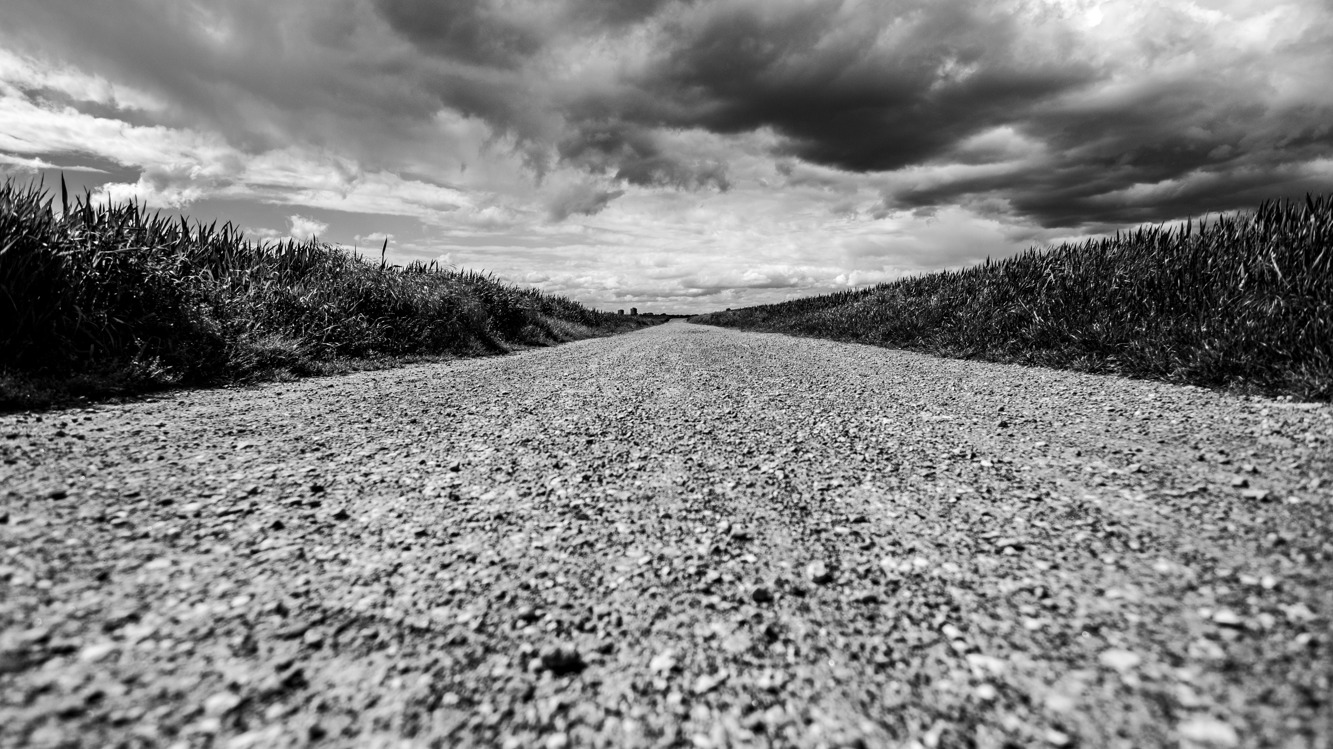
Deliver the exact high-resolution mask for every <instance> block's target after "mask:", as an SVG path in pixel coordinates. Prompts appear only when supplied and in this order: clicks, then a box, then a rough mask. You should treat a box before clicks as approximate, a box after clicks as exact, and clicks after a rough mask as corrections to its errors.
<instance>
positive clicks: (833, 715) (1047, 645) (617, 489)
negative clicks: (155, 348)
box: [0, 323, 1333, 748]
mask: <svg viewBox="0 0 1333 749" xmlns="http://www.w3.org/2000/svg"><path fill="white" fill-rule="evenodd" d="M0 438H3V439H0V451H2V453H3V457H4V464H3V465H0V540H2V541H3V554H2V555H0V743H3V745H5V746H21V745H33V746H63V745H70V746H75V745H81V746H104V745H105V746H111V745H127V746H159V745H161V746H170V745H179V746H219V747H272V746H298V745H306V744H308V743H310V742H312V741H315V742H317V743H323V744H329V745H356V746H404V745H405V746H417V745H420V746H466V745H482V746H492V745H495V746H513V747H529V746H537V747H549V748H555V747H564V746H614V747H619V746H644V747H646V746H696V747H722V746H830V747H831V746H857V745H863V746H904V747H918V746H924V747H954V746H969V747H970V746H976V747H1002V746H1042V745H1046V746H1089V747H1101V746H1112V747H1152V746H1186V747H1193V746H1197V747H1233V746H1234V747H1241V746H1244V747H1250V746H1275V747H1292V748H1294V747H1324V748H1327V747H1329V746H1330V742H1331V741H1333V738H1331V736H1333V703H1331V702H1330V699H1331V697H1330V695H1331V694H1333V688H1331V686H1330V678H1331V677H1333V650H1331V649H1330V646H1331V645H1333V642H1331V638H1330V615H1333V534H1330V527H1331V526H1333V512H1331V511H1333V409H1330V407H1329V406H1327V405H1322V406H1311V405H1305V404H1297V403H1288V402H1279V401H1270V400H1260V399H1245V398H1237V397H1233V396H1226V395H1220V394H1216V393H1212V392H1208V391H1203V390H1198V389H1195V388H1182V387H1175V386H1169V385H1163V384H1160V383H1151V382H1137V381H1129V380H1121V379H1112V378H1105V377H1095V376H1087V375H1080V374H1073V373H1067V372H1055V371H1049V370H1041V369H1025V368H1021V367H1016V366H1002V365H992V364H982V363H975V362H964V361H951V360H941V359H935V358H931V357H927V356H922V355H918V354H912V353H904V352H899V351H891V350H884V349H878V348H871V347H866V346H857V345H846V344H839V343H831V342H827V341H816V340H809V339H797V338H788V337H783V336H777V335H764V334H753V333H742V332H735V331H729V330H722V329H718V328H707V327H702V326H694V325H687V324H684V323H672V324H669V325H666V326H663V327H658V328H651V329H648V330H644V331H641V332H637V333H632V334H628V335H622V336H618V337H614V338H608V339H599V340H589V341H583V342H579V343H573V344H568V345H564V346H560V347H557V348H552V349H544V350H537V351H530V352H526V353H521V354H517V355H512V356H506V357H501V358H491V359H479V360H469V361H457V362H450V363H444V364H432V365H422V366H414V367H409V368H405V369H399V370H392V371H378V372H365V373H359V374H353V375H349V376H344V377H337V378H327V379H311V380H304V381H300V382H297V383H281V384H273V385H266V386H263V387H257V388H251V389H243V390H215V391H205V392H184V393H179V394H173V395H170V396H168V397H163V398H160V399H157V400H152V401H147V402H140V403H132V404H124V405H105V406H97V407H95V408H89V409H82V410H71V411H63V412H54V413H47V414H43V415H40V416H38V415H30V414H29V415H25V414H16V415H7V416H0Z"/></svg>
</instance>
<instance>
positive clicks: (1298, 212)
mask: <svg viewBox="0 0 1333 749" xmlns="http://www.w3.org/2000/svg"><path fill="white" fill-rule="evenodd" d="M693 319H694V321H695V322H701V323H706V324H710V325H723V326H729V327H735V328H746V329H753V330H766V331H776V332H784V333H795V334H800V335H810V336H818V337H824V338H834V339H838V340H844V341H857V342H862V343H870V344H876V345H881V346H890V347H895V348H904V349H911V350H916V351H925V352H930V353H936V354H941V355H945V356H954V357H966V358H979V359H986V360H991V361H1004V362H1021V363H1029V364H1038V365H1044V366H1051V367H1061V368H1073V369H1081V370H1087V371H1096V372H1115V373H1120V374H1125V375H1130V376H1136V377H1149V378H1159V379H1163V380H1168V381H1172V382H1179V383H1190V384H1196V385H1203V386H1211V387H1227V388H1233V389H1241V390H1252V391H1261V392H1268V393H1272V394H1290V395H1293V396H1298V397H1301V398H1309V399H1319V400H1327V399H1330V398H1333V196H1324V197H1307V198H1306V200H1305V201H1303V202H1291V201H1282V202H1279V201H1268V202H1265V203H1264V204H1263V205H1261V206H1259V209H1258V210H1257V211H1255V212H1254V213H1247V214H1241V215H1234V216H1223V217H1220V218H1217V219H1216V220H1214V221H1211V222H1206V223H1199V224H1195V223H1193V222H1192V221H1187V222H1186V223H1185V224H1184V226H1181V227H1177V228H1174V229H1173V228H1167V227H1164V226H1159V227H1151V228H1142V229H1138V230H1136V231H1133V232H1130V233H1127V234H1119V233H1118V234H1116V235H1115V236H1114V237H1111V238H1106V239H1101V240H1096V241H1089V242H1086V243H1084V244H1062V245H1060V246H1058V247H1054V248H1048V249H1036V248H1034V249H1029V250H1028V251H1026V252H1024V253H1022V254H1020V255H1018V256H1016V257H1013V258H1010V259H1007V260H1004V261H1001V262H990V261H987V262H986V264H984V265H979V266H975V267H971V268H966V269H964V270H959V271H946V272H940V273H933V274H930V275H925V276H920V277H916V278H911V279H904V280H901V281H896V282H892V283H887V284H881V285H878V286H874V287H871V288H866V289H861V290H856V291H845V292H839V293H835V294H828V295H824V296H816V297H809V298H805V299H797V300H794V301H790V302H785V303H782V304H771V305H764V306H758V307H749V308H745V309H738V310H734V311H727V312H714V313H710V314H707V315H701V316H698V317H695V318H693Z"/></svg>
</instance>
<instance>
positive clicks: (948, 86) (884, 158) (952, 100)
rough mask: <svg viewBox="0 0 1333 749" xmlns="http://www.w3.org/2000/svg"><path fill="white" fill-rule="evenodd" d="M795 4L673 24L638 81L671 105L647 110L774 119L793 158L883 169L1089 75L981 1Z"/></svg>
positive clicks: (704, 121)
mask: <svg viewBox="0 0 1333 749" xmlns="http://www.w3.org/2000/svg"><path fill="white" fill-rule="evenodd" d="M787 7H788V8H789V10H787V11H786V12H783V11H774V10H773V8H772V6H768V5H764V4H760V3H751V4H735V5H733V6H732V7H731V8H730V9H729V10H727V11H725V12H717V13H714V14H712V15H710V16H708V17H707V18H706V19H704V20H701V21H696V22H693V23H689V22H682V23H680V24H678V25H677V26H676V27H675V28H673V29H671V32H670V34H669V38H670V45H671V46H670V47H669V48H668V49H667V50H666V52H665V53H664V54H663V55H662V58H661V59H660V61H659V62H658V64H657V65H656V66H654V68H653V69H652V70H651V71H649V72H648V73H647V74H645V75H643V76H642V78H641V79H640V80H639V81H638V84H639V85H640V86H642V87H643V88H644V89H645V90H647V91H648V92H649V93H650V94H651V96H650V97H648V98H647V99H646V101H651V102H659V103H660V105H659V106H656V107H652V108H649V109H648V110H647V111H645V112H643V113H641V115H640V116H641V117H643V119H645V120H648V121H659V122H665V123H669V124H672V125H676V126H689V127H704V128H707V129H709V130H712V131H715V132H723V133H736V132H747V131H751V130H755V129H757V128H761V127H769V128H772V129H774V130H776V131H777V132H778V133H780V134H782V135H784V136H786V137H787V142H786V144H785V145H784V146H783V150H784V151H785V152H786V153H788V154H790V155H793V156H797V157H799V158H802V159H805V160H808V161H812V162H815V163H819V164H824V165H828V166H834V167H838V168H841V169H846V170H850V171H857V172H867V171H881V170H890V169H897V168H900V167H903V166H907V165H910V164H915V163H920V162H922V161H926V160H929V159H931V158H933V157H936V156H938V155H940V154H942V153H945V152H946V151H947V150H948V149H949V147H950V146H952V145H953V144H954V143H956V142H958V141H959V140H961V139H963V138H966V137H967V136H969V135H972V134H973V133H976V132H978V131H979V130H981V129H984V128H986V127H988V126H992V125H995V124H999V123H1002V122H1005V121H1007V120H1008V119H1010V118H1012V117H1014V116H1015V115H1016V114H1019V113H1021V112H1022V111H1023V110H1026V109H1030V108H1032V107H1033V106H1035V105H1037V104H1038V103H1040V102H1041V101H1042V100H1044V99H1046V98H1049V97H1051V96H1054V95H1056V94H1058V93H1060V92H1062V91H1066V90H1069V89H1071V88H1073V87H1076V86H1078V85H1080V84H1083V83H1086V82H1087V81H1088V80H1089V79H1090V78H1091V77H1092V72H1091V71H1089V70H1088V69H1086V68H1085V67H1084V66H1080V65H1077V64H1073V65H1070V64H1064V65H1058V66H1057V65H1052V66H1049V67H1042V66H1032V65H1029V64H1027V63H1025V62H1024V61H1023V60H1022V58H1021V57H1020V56H1019V55H1018V54H1017V53H1018V51H1019V50H1018V49H1016V47H1017V45H1016V43H1015V28H1014V27H1015V23H1016V21H1015V19H1013V18H1010V17H1005V16H1003V15H997V14H993V13H985V12H983V11H981V10H978V9H977V8H976V7H974V4H973V3H965V2H958V1H956V0H953V1H950V0H944V1H943V2H930V3H902V2H899V3H892V2H887V3H880V4H876V5H873V6H870V5H866V6H860V7H861V9H860V10H859V11H857V12H854V13H852V14H850V15H848V14H846V13H844V9H845V8H846V7H847V4H846V3H842V2H816V3H810V4H806V5H804V6H787ZM849 23H852V24H855V25H854V26H851V27H850V28H849V27H848V26H847V24H849ZM895 27H898V28H899V31H898V32H897V33H894V29H895ZM886 33H887V34H889V35H890V42H889V43H888V44H887V45H885V44H882V43H881V42H882V37H883V35H884V34H886ZM973 69H975V72H970V71H972V70H973ZM965 71H967V74H966V75H965V76H964V75H963V73H964V72H965ZM632 114H633V113H632Z"/></svg>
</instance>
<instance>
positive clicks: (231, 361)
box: [0, 179, 647, 387]
mask: <svg viewBox="0 0 1333 749" xmlns="http://www.w3.org/2000/svg"><path fill="white" fill-rule="evenodd" d="M645 324H647V323H646V322H645V321H642V320H636V319H633V318H629V317H626V316H619V315H614V314H609V313H602V312H597V311H594V310H591V309H589V308H587V307H584V306H583V305H581V304H578V303H577V302H574V301H572V300H570V299H565V298H562V297H557V296H549V295H545V294H542V293H540V292H538V291H536V290H532V289H521V288H517V287H514V286H510V285H507V284H504V283H500V282H499V281H496V280H495V279H494V278H492V277H490V276H488V275H484V274H480V273H476V272H471V271H461V272H460V271H454V270H452V269H447V268H442V267H440V266H438V265H436V264H434V263H431V264H429V265H427V264H422V263H413V264H411V265H409V266H407V267H395V266H389V265H387V264H385V263H384V262H383V261H382V260H381V262H379V263H372V262H367V261H365V260H362V259H360V258H358V257H356V256H354V255H352V254H351V253H348V252H346V251H343V250H340V249H338V248H335V247H331V246H329V245H325V244H320V243H318V242H316V241H313V240H312V241H309V242H304V243H301V242H295V241H286V242H276V243H254V242H250V241H247V240H246V239H245V238H244V237H243V236H242V234H241V232H239V231H238V230H237V229H236V227H234V226H233V225H231V224H229V223H227V224H223V225H222V226H218V225H217V224H216V223H212V224H208V225H205V224H203V223H193V224H191V223H190V222H189V221H187V220H186V219H184V218H180V219H175V218H171V217H167V216H163V215H161V214H158V213H152V214H150V213H149V212H147V211H146V210H144V209H143V208H142V207H141V206H140V205H138V204H137V203H134V202H128V203H121V204H112V203H107V204H105V205H97V204H94V201H93V200H92V199H91V198H90V197H89V196H88V195H87V194H85V195H84V196H83V197H82V198H78V199H76V200H75V201H74V202H73V203H72V204H71V202H70V200H69V196H68V195H67V194H66V192H65V188H64V183H63V180H62V183H61V205H60V206H59V211H58V212H57V210H56V206H55V205H53V199H52V198H51V196H50V195H49V194H48V192H47V191H46V190H45V189H44V188H43V187H42V186H40V185H33V184H28V185H19V184H17V183H16V182H15V181H14V180H13V179H9V180H7V181H5V182H4V184H3V185H0V370H2V371H3V373H4V374H5V375H7V377H6V381H8V382H11V383H12V382H13V381H14V378H16V377H17V378H18V379H21V380H25V381H37V382H41V381H44V380H59V379H61V378H68V377H84V378H88V377H91V378H92V379H94V380H97V379H98V378H103V379H106V378H110V379H112V380H115V381H117V382H118V383H120V384H123V385H128V386H130V387H135V386H137V385H147V384H154V383H156V384H217V383H226V382H237V381H245V380H249V379H256V378H262V377H267V376H271V375H272V374H274V373H275V372H292V373H297V374H301V373H310V372H315V371H324V370H323V369H322V366H321V365H323V364H325V363H328V362H331V361H335V360H340V359H347V360H351V359H358V358H367V357H370V358H374V357H401V356H411V355H434V354H472V353H483V352H487V351H502V350H506V349H507V348H508V347H510V346H513V345H540V344H548V343H554V342H559V341H565V340H571V339H575V338H582V337H587V336H591V335H602V334H607V333H612V332H618V331H623V330H629V329H634V328H638V327H642V326H643V325H645Z"/></svg>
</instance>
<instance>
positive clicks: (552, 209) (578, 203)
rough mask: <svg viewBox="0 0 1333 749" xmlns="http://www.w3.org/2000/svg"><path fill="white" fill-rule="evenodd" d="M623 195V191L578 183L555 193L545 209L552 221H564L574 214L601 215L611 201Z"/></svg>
mask: <svg viewBox="0 0 1333 749" xmlns="http://www.w3.org/2000/svg"><path fill="white" fill-rule="evenodd" d="M624 194H625V191H624V190H604V189H601V188H599V187H597V186H595V185H593V184H590V183H586V182H580V183H578V184H573V185H569V186H568V187H565V188H563V189H561V190H559V191H557V192H556V193H555V194H554V195H553V196H551V199H550V201H549V202H548V203H547V206H546V207H547V210H548V212H549V215H550V217H551V220H552V221H564V220H565V219H567V218H569V217H570V216H572V215H574V214H576V213H581V214H583V215H585V216H591V215H593V214H596V213H601V212H602V211H603V210H605V209H606V207H607V206H608V205H610V203H611V201H613V200H615V199H616V198H618V197H620V196H621V195H624Z"/></svg>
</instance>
